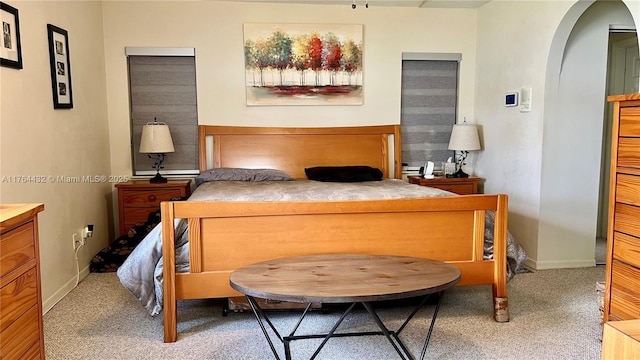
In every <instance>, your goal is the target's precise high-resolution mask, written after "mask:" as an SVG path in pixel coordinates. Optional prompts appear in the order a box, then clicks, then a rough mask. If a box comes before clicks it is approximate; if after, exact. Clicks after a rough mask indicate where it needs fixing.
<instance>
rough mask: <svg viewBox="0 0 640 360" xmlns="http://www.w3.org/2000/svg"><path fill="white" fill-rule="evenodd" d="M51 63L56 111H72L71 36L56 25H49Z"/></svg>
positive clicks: (52, 90)
mask: <svg viewBox="0 0 640 360" xmlns="http://www.w3.org/2000/svg"><path fill="white" fill-rule="evenodd" d="M47 33H48V37H49V61H50V63H51V92H52V93H53V108H54V109H72V108H73V92H72V89H71V62H70V61H69V34H68V33H67V31H66V30H64V29H61V28H59V27H57V26H55V25H51V24H47Z"/></svg>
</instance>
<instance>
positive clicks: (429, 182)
mask: <svg viewBox="0 0 640 360" xmlns="http://www.w3.org/2000/svg"><path fill="white" fill-rule="evenodd" d="M408 179H409V183H411V184H417V185H420V186H429V187H434V188H438V189H442V190H447V191H451V192H453V193H456V194H459V195H469V194H478V183H480V182H481V181H483V179H482V178H479V177H468V178H446V177H436V178H433V179H425V178H423V177H421V176H409V177H408Z"/></svg>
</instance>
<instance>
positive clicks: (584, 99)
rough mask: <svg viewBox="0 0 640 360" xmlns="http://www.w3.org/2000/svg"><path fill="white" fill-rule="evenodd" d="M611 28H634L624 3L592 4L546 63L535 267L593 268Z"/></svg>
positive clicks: (600, 2) (598, 2) (599, 2)
mask: <svg viewBox="0 0 640 360" xmlns="http://www.w3.org/2000/svg"><path fill="white" fill-rule="evenodd" d="M611 24H613V25H625V26H633V25H634V23H633V18H632V17H631V14H630V13H629V10H628V9H627V8H626V6H625V5H624V4H623V3H622V2H616V1H608V2H602V1H597V2H595V3H594V4H593V5H591V6H590V7H589V8H588V9H586V11H585V12H584V13H582V15H581V17H580V18H579V19H578V21H577V23H576V25H575V27H574V28H573V30H572V32H571V35H570V36H569V38H568V40H567V42H566V46H564V49H563V52H557V53H553V52H552V53H551V54H550V57H549V62H550V64H552V63H553V64H554V65H556V66H561V71H560V72H559V74H557V75H556V76H551V75H550V76H549V78H548V87H547V93H546V95H545V96H546V110H545V119H544V130H543V152H542V165H543V166H542V184H541V196H540V224H539V231H540V233H539V241H538V253H539V256H538V259H537V263H536V268H555V267H581V266H589V265H591V266H593V265H595V260H594V253H595V239H596V226H597V222H598V218H597V217H598V198H599V196H598V195H599V190H600V187H599V184H600V164H601V160H602V159H601V152H602V143H603V128H604V122H605V118H606V117H605V111H608V110H607V108H606V107H605V105H606V104H605V103H606V94H607V83H606V82H607V60H608V59H607V55H608V46H609V25H611Z"/></svg>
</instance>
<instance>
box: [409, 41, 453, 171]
mask: <svg viewBox="0 0 640 360" xmlns="http://www.w3.org/2000/svg"><path fill="white" fill-rule="evenodd" d="M402 58H403V60H402V91H401V120H400V124H401V130H402V162H403V163H405V164H407V165H408V166H409V167H420V166H424V164H425V162H426V161H433V162H434V163H435V164H436V166H437V167H438V168H439V167H440V162H444V161H447V159H448V158H449V157H451V156H454V152H453V151H452V150H449V149H448V146H449V138H450V137H451V129H452V128H453V125H454V124H455V122H456V113H457V103H458V64H459V61H460V54H418V53H404V54H402Z"/></svg>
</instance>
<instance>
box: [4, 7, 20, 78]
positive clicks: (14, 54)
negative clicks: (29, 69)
mask: <svg viewBox="0 0 640 360" xmlns="http://www.w3.org/2000/svg"><path fill="white" fill-rule="evenodd" d="M0 19H1V22H2V39H0V40H1V41H0V66H4V67H9V68H13V69H22V46H21V44H20V20H19V18H18V9H16V8H14V7H13V6H11V5H8V4H6V3H3V2H0Z"/></svg>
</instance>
